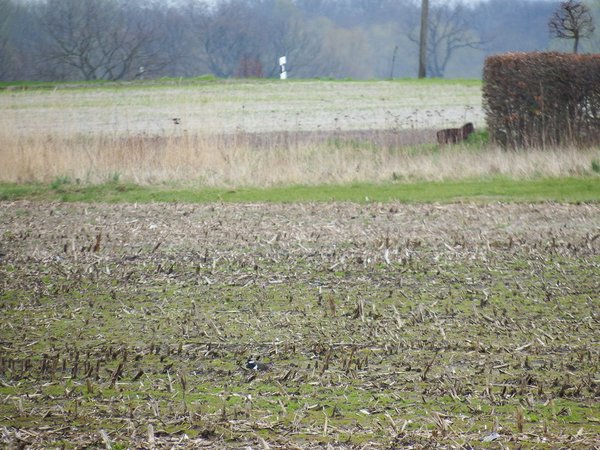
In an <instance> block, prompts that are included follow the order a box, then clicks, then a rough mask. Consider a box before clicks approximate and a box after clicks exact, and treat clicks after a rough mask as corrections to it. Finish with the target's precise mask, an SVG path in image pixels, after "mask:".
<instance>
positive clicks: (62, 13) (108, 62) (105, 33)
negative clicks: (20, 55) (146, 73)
mask: <svg viewBox="0 0 600 450" xmlns="http://www.w3.org/2000/svg"><path fill="white" fill-rule="evenodd" d="M126 6H127V5H126V4H124V3H120V2H119V1H117V0H48V2H47V4H46V7H45V9H44V11H43V16H42V24H43V26H44V28H45V31H46V33H47V35H48V41H47V43H45V44H44V47H43V49H42V51H43V53H44V55H45V61H46V64H50V65H53V66H55V71H56V72H62V73H63V74H64V76H65V77H83V78H84V79H86V80H97V79H106V80H120V79H123V78H125V77H135V76H136V74H138V73H140V68H141V67H146V69H147V68H149V67H152V65H153V64H154V55H152V54H151V53H150V52H149V51H148V49H147V47H146V46H147V45H148V44H149V43H150V42H151V41H152V40H153V34H152V32H151V30H150V27H149V26H147V25H146V24H145V22H144V14H143V13H137V14H134V13H131V14H127V8H126Z"/></svg>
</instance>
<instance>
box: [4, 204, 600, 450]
mask: <svg viewBox="0 0 600 450" xmlns="http://www.w3.org/2000/svg"><path fill="white" fill-rule="evenodd" d="M599 279H600V205H599V204H579V205H574V204H558V203H540V204H472V203H461V204H450V205H438V204H428V205H406V204H401V203H385V204H377V203H371V204H352V203H324V204H321V203H301V204H220V203H219V204H217V203H215V204H205V205H191V204H114V205H110V204H87V203H85V204H84V203H36V202H28V201H20V202H1V203H0V317H1V318H0V398H1V401H0V422H1V423H2V425H1V426H0V444H2V445H6V446H8V447H13V448H23V447H28V448H47V447H63V446H64V447H66V448H83V447H86V448H89V447H92V448H94V447H102V448H151V447H154V448H171V447H174V446H175V447H178V448H197V447H213V448H223V447H228V448H246V447H248V446H249V447H252V448H319V447H323V448H328V446H332V447H334V448H432V447H435V448H488V447H490V448H498V447H494V446H502V447H511V448H513V447H523V448H557V447H561V448H593V447H594V446H598V445H599V443H600V428H599V424H600V407H599V404H600V352H599V350H598V349H599V348H600V345H599V344H600V313H599V311H600V308H599V306H600V300H599V296H598V292H600V284H599V281H598V280H599ZM249 357H255V358H260V360H261V361H264V362H266V363H268V365H269V370H267V371H264V372H263V371H260V372H256V371H253V370H249V369H248V368H246V365H245V363H246V360H247V359H248V358H249Z"/></svg>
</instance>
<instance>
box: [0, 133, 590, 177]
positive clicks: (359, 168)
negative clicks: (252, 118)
mask: <svg viewBox="0 0 600 450" xmlns="http://www.w3.org/2000/svg"><path fill="white" fill-rule="evenodd" d="M433 136H434V132H433V131H431V130H419V131H412V132H411V131H406V132H388V133H384V132H370V133H366V132H363V133H362V134H361V133H356V132H354V133H351V132H341V131H338V132H329V133H325V132H322V133H318V134H316V133H292V132H284V133H268V134H249V133H238V134H230V135H225V134H222V135H186V134H178V135H172V136H169V137H163V136H149V135H135V136H129V137H119V136H105V135H104V136H103V135H94V136H84V135H80V136H69V137H60V136H35V135H30V136H27V137H18V136H11V135H9V134H7V133H6V132H0V147H1V148H2V152H0V180H1V181H4V182H18V183H23V182H26V183H29V182H42V183H48V182H52V181H53V180H55V179H57V178H66V179H69V180H70V181H72V182H74V181H76V180H80V181H81V182H83V183H102V182H106V181H109V180H111V179H112V180H114V179H115V178H118V179H119V180H120V181H127V182H135V183H139V184H152V183H173V182H175V183H184V184H202V185H205V186H213V187H239V186H255V187H258V186H273V185H281V184H328V183H352V182H364V181H370V182H381V181H390V180H429V181H440V180H448V179H464V178H473V177H487V176H497V175H503V176H510V177H515V178H529V177H538V176H570V175H580V174H585V173H587V172H589V170H590V168H591V164H592V161H594V160H600V150H599V149H588V150H578V149H573V148H570V149H556V150H546V151H541V150H528V151H522V152H514V151H504V150H502V149H499V148H487V149H473V148H472V147H469V146H464V145H458V146H452V147H451V146H448V147H444V148H438V147H437V146H435V145H434V144H431V145H428V144H426V143H429V142H432V140H433ZM424 143H425V144H424ZM414 144H424V145H420V146H417V147H415V146H413V145H414Z"/></svg>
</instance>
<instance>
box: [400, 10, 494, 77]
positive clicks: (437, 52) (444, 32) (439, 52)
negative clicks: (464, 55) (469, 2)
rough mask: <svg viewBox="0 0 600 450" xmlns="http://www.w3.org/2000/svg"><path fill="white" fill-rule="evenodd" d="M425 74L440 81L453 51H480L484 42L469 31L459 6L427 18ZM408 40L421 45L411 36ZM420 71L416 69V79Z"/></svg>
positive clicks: (430, 14)
mask: <svg viewBox="0 0 600 450" xmlns="http://www.w3.org/2000/svg"><path fill="white" fill-rule="evenodd" d="M428 29H429V33H428V34H429V36H428V37H427V73H429V75H430V76H432V77H443V76H444V73H445V71H446V67H447V65H448V63H449V62H450V60H451V59H452V56H453V55H454V54H455V53H456V51H458V50H460V49H463V48H481V47H482V46H483V45H484V44H485V41H484V40H483V39H481V38H480V37H479V36H478V35H477V33H476V32H475V31H474V30H472V29H471V28H470V24H469V20H468V18H467V16H466V14H465V10H464V8H463V7H462V6H461V5H460V4H459V5H457V6H454V7H450V6H448V5H444V6H435V7H433V8H431V10H430V12H429V18H428ZM408 37H409V39H410V40H411V41H413V42H415V43H419V44H420V42H422V41H421V39H416V38H415V37H414V35H409V36H408ZM420 73H421V70H420V69H419V75H420Z"/></svg>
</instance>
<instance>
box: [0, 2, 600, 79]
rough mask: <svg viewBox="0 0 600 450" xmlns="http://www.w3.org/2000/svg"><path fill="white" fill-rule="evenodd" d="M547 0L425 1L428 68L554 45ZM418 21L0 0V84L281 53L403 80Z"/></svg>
mask: <svg viewBox="0 0 600 450" xmlns="http://www.w3.org/2000/svg"><path fill="white" fill-rule="evenodd" d="M557 5H558V2H546V1H533V0H521V1H517V0H514V1H506V0H489V1H487V2H481V3H477V4H475V5H471V6H467V5H462V4H460V3H459V4H454V3H453V4H452V5H448V4H447V2H443V1H438V2H435V1H432V2H431V6H430V23H429V49H428V55H429V56H428V76H432V77H469V78H479V77H480V76H481V70H482V66H483V60H484V58H485V56H486V55H488V54H491V53H499V52H506V51H523V50H546V49H548V48H556V49H560V46H561V45H564V44H563V43H561V42H552V41H551V40H550V36H549V33H548V20H549V18H550V16H551V15H552V12H553V11H554V10H555V9H556V7H557ZM419 17H420V2H416V1H414V0H222V1H217V2H214V1H212V2H208V1H199V0H180V1H171V2H166V1H164V2H157V1H154V2H148V1H146V0H38V1H35V0H32V1H23V0H21V1H17V0H0V81H15V80H131V79H136V78H157V77H191V76H199V75H206V74H211V75H214V76H217V77H225V78H227V77H276V76H278V74H279V66H278V58H279V56H283V55H286V56H287V62H288V64H287V70H288V74H289V77H293V78H314V77H330V78H354V79H373V78H376V79H377V78H398V77H414V76H415V75H416V72H417V50H418V45H417V36H418V31H419V30H418V27H419ZM598 28H600V27H598ZM599 42H600V40H593V39H592V40H589V41H588V42H586V43H584V48H583V50H584V51H586V50H587V51H590V50H594V47H595V48H596V49H597V48H599V46H598V43H599ZM585 45H587V46H588V48H587V49H586V48H585Z"/></svg>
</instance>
